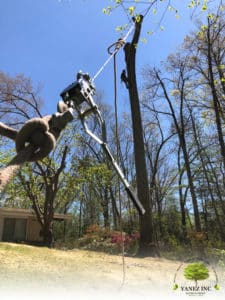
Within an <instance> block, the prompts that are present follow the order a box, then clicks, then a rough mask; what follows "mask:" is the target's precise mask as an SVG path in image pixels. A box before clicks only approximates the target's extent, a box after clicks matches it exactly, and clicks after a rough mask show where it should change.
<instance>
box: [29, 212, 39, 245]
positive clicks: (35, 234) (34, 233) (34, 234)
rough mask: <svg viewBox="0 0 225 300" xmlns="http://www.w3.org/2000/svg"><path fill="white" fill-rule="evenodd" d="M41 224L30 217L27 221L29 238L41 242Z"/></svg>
mask: <svg viewBox="0 0 225 300" xmlns="http://www.w3.org/2000/svg"><path fill="white" fill-rule="evenodd" d="M40 230H41V225H40V223H39V222H38V221H37V220H36V219H35V218H33V217H29V218H28V222H27V240H28V241H32V242H41V241H42V237H40Z"/></svg>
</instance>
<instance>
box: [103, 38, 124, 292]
mask: <svg viewBox="0 0 225 300" xmlns="http://www.w3.org/2000/svg"><path fill="white" fill-rule="evenodd" d="M124 44H125V42H124V40H123V39H119V40H118V41H117V42H116V43H113V44H112V45H110V46H109V47H108V49H107V51H108V53H109V54H111V55H112V53H114V54H113V77H114V114H115V136H116V160H117V161H118V162H119V160H120V146H119V143H120V139H119V130H118V128H119V126H118V105H117V68H116V54H117V52H118V50H119V49H120V48H121V47H122V46H123V45H124ZM112 47H115V50H114V51H113V52H112V53H111V48H112ZM116 50H117V51H116ZM117 186H118V200H119V227H120V236H121V250H122V266H123V277H122V282H121V286H120V288H122V287H123V286H124V284H125V280H126V264H125V247H124V236H123V218H122V200H121V193H120V179H119V178H118V182H117Z"/></svg>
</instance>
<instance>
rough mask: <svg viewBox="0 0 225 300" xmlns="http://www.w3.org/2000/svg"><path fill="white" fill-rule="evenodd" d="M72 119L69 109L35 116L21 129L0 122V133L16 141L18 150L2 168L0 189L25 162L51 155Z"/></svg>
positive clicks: (0, 171) (0, 189)
mask: <svg viewBox="0 0 225 300" xmlns="http://www.w3.org/2000/svg"><path fill="white" fill-rule="evenodd" d="M72 119H73V115H72V112H71V110H70V109H68V110H66V111H64V112H63V113H57V114H54V115H52V116H51V115H49V116H44V117H43V118H33V119H31V120H29V121H27V122H26V123H25V124H24V125H23V127H22V128H21V129H20V131H17V130H15V129H13V128H11V127H8V126H6V125H5V124H3V123H1V122H0V135H3V136H5V137H8V138H10V139H12V140H13V141H15V146H16V151H17V154H16V156H15V157H14V158H13V159H12V160H11V161H10V162H9V163H8V165H7V166H6V167H4V168H2V169H1V170H0V191H2V190H3V189H4V187H5V186H6V185H7V183H8V182H9V181H10V180H11V178H12V177H13V176H14V175H15V174H16V172H17V171H18V170H19V168H20V167H21V166H22V165H23V164H24V163H26V162H35V161H37V160H41V159H43V158H45V157H46V156H47V155H49V153H50V152H51V151H52V150H54V149H55V146H56V141H57V139H58V137H59V135H60V132H61V130H62V129H64V128H65V126H66V125H67V123H68V122H70V121H72Z"/></svg>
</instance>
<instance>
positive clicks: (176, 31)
mask: <svg viewBox="0 0 225 300" xmlns="http://www.w3.org/2000/svg"><path fill="white" fill-rule="evenodd" d="M108 3H109V0H61V1H59V0H7V1H6V0H0V36H1V49H0V70H1V71H3V72H5V73H7V74H9V75H12V76H14V75H15V74H19V73H23V74H24V75H25V76H27V77H30V78H31V79H32V81H33V83H34V84H37V83H41V84H42V91H41V96H42V98H43V100H44V103H45V108H44V109H43V111H44V112H45V113H48V114H49V113H54V112H55V110H56V105H57V102H58V100H59V99H60V98H59V93H60V92H61V91H62V90H63V89H64V88H65V87H66V86H67V85H68V84H69V83H71V82H72V81H73V80H74V78H75V75H76V73H77V71H79V70H83V71H85V72H89V74H90V75H91V76H93V75H94V74H95V73H96V72H97V70H98V69H99V68H100V67H101V66H102V64H103V63H104V62H105V60H106V59H107V58H108V54H107V47H108V46H109V45H110V44H112V43H113V42H115V41H116V40H117V39H118V37H119V35H118V33H117V32H116V31H115V28H116V26H117V25H122V24H125V23H127V22H128V20H127V17H126V15H125V14H124V12H123V11H121V10H118V11H116V12H114V13H113V14H112V15H111V16H106V15H104V14H103V13H102V8H103V7H105V6H107V5H108ZM173 3H175V5H177V7H178V8H179V10H180V18H179V19H176V18H175V16H174V13H172V12H167V14H166V16H165V18H164V20H163V23H162V25H163V26H164V28H165V30H164V31H160V30H158V31H157V32H156V33H155V34H153V35H152V36H150V37H148V41H147V43H146V44H144V43H141V44H140V45H139V47H138V51H137V72H138V73H140V71H141V68H142V67H143V66H144V65H145V64H150V65H156V64H158V63H159V62H160V61H161V60H163V59H165V58H166V57H167V55H168V54H170V53H171V52H173V51H175V50H176V47H178V45H179V44H180V43H181V42H182V40H183V37H184V36H185V35H186V34H187V33H188V32H189V31H190V30H191V29H192V28H193V21H191V20H190V12H189V10H188V9H187V5H188V3H189V0H182V1H180V0H174V2H173ZM159 8H160V6H159ZM159 19H160V15H159V14H156V15H153V14H152V13H151V14H149V15H148V17H146V19H145V22H144V27H143V30H142V32H143V34H142V36H144V35H145V32H146V31H148V30H154V29H155V28H156V27H157V21H158V20H159ZM130 38H131V37H130ZM124 66H125V64H124V56H123V51H120V53H119V54H118V73H119V74H120V72H121V70H122V69H123V68H124ZM95 85H96V87H97V89H99V90H101V91H103V92H104V99H103V100H104V101H106V102H108V103H109V104H113V69H112V62H111V63H110V64H109V65H108V66H107V68H106V69H105V70H104V72H102V74H101V75H100V76H99V77H98V78H97V79H96V81H95ZM118 87H119V97H120V104H121V106H122V107H126V106H127V105H128V103H129V101H128V100H127V99H128V96H127V91H126V89H125V87H124V86H122V85H121V84H120V83H119V86H118Z"/></svg>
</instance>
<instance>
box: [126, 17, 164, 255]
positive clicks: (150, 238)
mask: <svg viewBox="0 0 225 300" xmlns="http://www.w3.org/2000/svg"><path fill="white" fill-rule="evenodd" d="M142 21H143V17H142V16H140V20H139V21H135V32H134V36H133V40H132V42H131V43H126V44H125V46H124V52H125V61H126V69H127V78H128V91H129V97H130V107H131V115H132V126H133V139H134V156H135V167H136V180H137V193H138V198H139V200H140V202H141V203H142V205H143V206H144V208H145V210H146V213H145V214H144V215H143V216H140V244H139V251H138V255H139V256H158V255H159V253H158V250H157V248H156V244H155V241H154V230H153V220H152V201H151V198H150V193H149V187H148V174H147V168H146V160H145V148H144V138H143V127H142V120H141V110H140V103H139V95H138V89H137V82H136V69H135V63H136V48H137V44H138V40H139V36H140V32H141V25H142Z"/></svg>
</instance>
